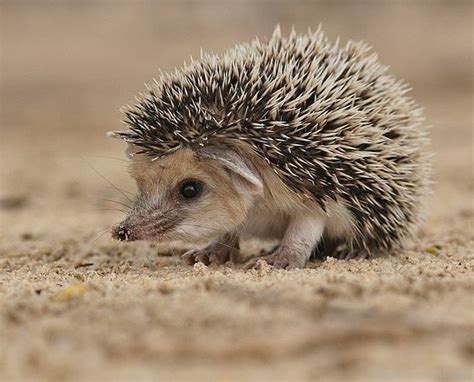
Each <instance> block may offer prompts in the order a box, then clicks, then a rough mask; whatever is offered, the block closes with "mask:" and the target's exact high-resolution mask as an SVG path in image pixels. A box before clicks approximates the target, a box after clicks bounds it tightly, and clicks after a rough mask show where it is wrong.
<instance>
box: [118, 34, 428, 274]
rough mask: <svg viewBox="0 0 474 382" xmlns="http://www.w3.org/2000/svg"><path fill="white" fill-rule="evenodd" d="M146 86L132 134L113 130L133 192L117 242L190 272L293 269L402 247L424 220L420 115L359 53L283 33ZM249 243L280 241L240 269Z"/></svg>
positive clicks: (131, 119)
mask: <svg viewBox="0 0 474 382" xmlns="http://www.w3.org/2000/svg"><path fill="white" fill-rule="evenodd" d="M147 88H148V92H147V93H146V94H141V95H140V96H139V97H137V103H136V104H135V105H134V106H128V107H127V108H126V109H125V111H124V113H125V117H124V122H125V124H126V125H127V127H128V130H126V131H117V132H111V133H109V134H110V135H111V136H113V137H116V138H120V139H122V140H124V141H125V142H127V150H126V154H127V157H128V158H129V159H130V173H131V176H132V177H133V178H134V179H135V181H136V184H137V190H138V192H137V195H136V198H135V199H134V201H133V206H132V207H131V208H130V211H129V212H128V214H127V216H126V218H125V219H124V220H123V221H122V222H121V223H119V224H117V225H116V226H115V227H114V228H113V230H112V236H113V237H114V238H116V239H118V240H127V241H134V240H154V241H175V240H180V241H185V242H187V243H189V244H193V245H195V246H196V247H195V249H191V250H189V251H188V252H186V253H185V254H184V255H183V257H184V260H185V261H186V262H187V263H189V264H193V263H196V262H202V263H204V264H206V265H207V264H223V263H226V262H228V261H231V262H235V263H238V262H243V261H246V262H245V263H244V265H245V267H247V268H251V267H256V266H261V265H262V263H261V261H265V262H266V263H268V264H270V265H272V266H273V267H275V268H282V269H294V268H302V267H304V266H305V265H306V264H307V262H308V260H309V259H310V258H311V256H312V255H313V256H317V257H327V256H333V257H336V258H340V259H343V258H344V259H353V258H358V259H364V258H368V257H370V256H373V255H380V254H384V253H388V252H393V251H396V250H400V249H402V248H403V246H404V245H405V243H407V240H408V239H409V238H412V237H413V236H414V233H415V232H416V228H417V227H418V226H419V224H420V222H421V221H422V218H423V215H424V210H425V208H424V205H425V200H426V195H427V194H428V193H429V188H430V184H431V181H430V175H431V165H430V155H429V153H428V150H427V145H428V144H429V139H428V136H427V132H426V131H427V129H426V127H425V126H424V118H423V113H422V109H421V108H420V107H419V106H418V105H417V103H416V102H415V101H414V100H413V99H412V98H411V97H410V96H409V95H408V92H409V90H410V88H409V87H408V85H407V84H406V83H405V82H403V81H400V80H397V79H396V78H394V77H393V76H392V75H390V74H389V73H387V67H386V66H384V65H382V64H380V63H379V61H378V58H377V55H376V54H375V53H373V52H372V49H371V48H370V47H369V46H368V45H366V44H365V43H364V42H354V41H349V42H347V44H345V46H343V45H340V44H339V39H338V41H337V42H336V43H331V42H330V41H329V39H328V38H327V37H326V35H325V34H324V33H323V31H322V30H321V28H318V30H317V31H315V32H312V31H308V32H307V33H305V34H296V33H295V32H294V30H293V31H292V32H291V34H290V35H289V36H288V37H284V36H282V34H281V31H280V28H279V27H277V28H276V29H275V31H274V32H273V35H272V36H271V38H269V39H266V40H264V41H260V40H258V39H255V40H254V41H252V42H250V43H245V44H240V45H237V46H236V47H234V48H232V49H230V50H228V51H226V52H225V53H223V54H222V55H217V54H206V53H201V57H200V59H197V60H193V59H192V60H191V62H190V63H185V64H184V66H183V67H182V68H180V69H176V70H175V71H174V72H173V73H161V75H160V77H159V79H158V80H155V81H154V84H153V85H152V86H147ZM245 237H256V238H259V239H269V240H277V241H278V243H279V244H278V245H277V246H276V247H275V248H274V249H273V250H272V251H269V252H267V253H265V254H263V255H262V254H261V256H257V257H255V258H253V259H250V260H248V259H244V258H243V257H242V256H241V255H240V250H239V241H240V240H241V239H242V238H245ZM203 242H206V243H207V244H206V245H205V246H203V245H200V243H203Z"/></svg>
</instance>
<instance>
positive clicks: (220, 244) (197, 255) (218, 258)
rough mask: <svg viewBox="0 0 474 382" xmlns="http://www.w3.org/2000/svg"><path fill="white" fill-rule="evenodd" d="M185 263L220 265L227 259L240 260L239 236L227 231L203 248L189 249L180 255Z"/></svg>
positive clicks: (234, 261) (236, 261) (235, 261)
mask: <svg viewBox="0 0 474 382" xmlns="http://www.w3.org/2000/svg"><path fill="white" fill-rule="evenodd" d="M182 258H183V260H184V261H185V262H186V263H187V264H190V265H192V264H195V263H199V262H200V263H203V264H205V265H209V264H214V265H221V264H225V263H226V262H227V261H231V262H233V263H238V262H240V246H239V236H238V235H237V234H235V233H227V234H225V235H223V236H221V237H219V238H218V239H216V240H213V241H211V242H210V243H209V244H208V245H207V246H206V247H204V248H203V249H191V250H190V251H188V252H186V253H184V254H183V255H182Z"/></svg>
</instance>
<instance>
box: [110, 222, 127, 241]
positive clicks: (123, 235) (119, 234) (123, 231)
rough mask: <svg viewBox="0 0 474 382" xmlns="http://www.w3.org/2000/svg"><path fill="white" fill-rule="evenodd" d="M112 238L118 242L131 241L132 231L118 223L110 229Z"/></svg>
mask: <svg viewBox="0 0 474 382" xmlns="http://www.w3.org/2000/svg"><path fill="white" fill-rule="evenodd" d="M112 238H114V239H116V240H120V241H131V240H132V231H131V229H130V228H127V227H126V226H125V225H124V224H123V223H120V224H119V225H117V226H116V227H114V228H113V229H112Z"/></svg>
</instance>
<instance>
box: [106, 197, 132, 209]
mask: <svg viewBox="0 0 474 382" xmlns="http://www.w3.org/2000/svg"><path fill="white" fill-rule="evenodd" d="M100 200H103V201H105V202H111V203H115V204H120V205H121V206H124V207H125V208H128V209H131V208H132V207H131V206H130V205H129V204H127V203H124V202H121V201H118V200H113V199H103V198H101V199H100Z"/></svg>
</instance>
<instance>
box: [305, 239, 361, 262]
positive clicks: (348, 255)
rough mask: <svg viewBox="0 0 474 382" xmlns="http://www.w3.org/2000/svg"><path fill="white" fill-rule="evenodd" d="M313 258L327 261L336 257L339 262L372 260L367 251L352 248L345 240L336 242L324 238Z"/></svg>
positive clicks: (312, 255)
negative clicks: (328, 258)
mask: <svg viewBox="0 0 474 382" xmlns="http://www.w3.org/2000/svg"><path fill="white" fill-rule="evenodd" d="M311 257H313V258H314V259H326V258H327V257H334V258H336V259H338V260H365V259H368V258H370V255H369V253H368V252H367V250H365V249H359V248H352V247H351V246H350V245H349V244H348V243H347V242H344V241H343V240H335V239H331V238H327V237H324V238H323V240H321V242H320V243H319V244H318V245H317V246H316V247H315V248H314V249H313V253H312V254H311Z"/></svg>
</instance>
